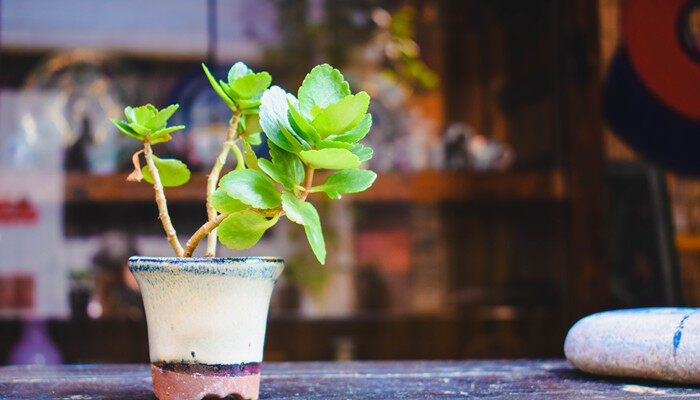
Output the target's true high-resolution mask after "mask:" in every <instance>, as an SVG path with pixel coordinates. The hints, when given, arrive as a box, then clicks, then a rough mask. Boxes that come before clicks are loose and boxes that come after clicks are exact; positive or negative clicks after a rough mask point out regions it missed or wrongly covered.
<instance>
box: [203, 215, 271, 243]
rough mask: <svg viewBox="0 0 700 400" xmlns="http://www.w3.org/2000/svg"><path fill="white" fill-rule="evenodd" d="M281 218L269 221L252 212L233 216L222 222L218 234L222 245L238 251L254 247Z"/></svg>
mask: <svg viewBox="0 0 700 400" xmlns="http://www.w3.org/2000/svg"><path fill="white" fill-rule="evenodd" d="M278 219H279V218H272V219H267V218H265V217H264V216H262V215H260V214H258V213H257V212H255V211H252V210H246V211H239V212H237V213H234V214H231V215H229V216H228V217H226V219H224V220H223V222H221V224H220V225H219V228H218V229H217V231H216V233H217V236H218V237H219V240H220V241H221V243H223V244H224V245H225V246H227V247H230V248H232V249H236V250H242V249H247V248H250V247H252V246H253V245H254V244H255V243H257V242H258V241H259V240H260V238H261V237H262V235H263V234H264V233H265V231H266V230H267V229H268V228H270V227H271V226H273V225H274V224H275V223H277V220H278Z"/></svg>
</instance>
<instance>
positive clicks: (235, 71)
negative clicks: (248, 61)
mask: <svg viewBox="0 0 700 400" xmlns="http://www.w3.org/2000/svg"><path fill="white" fill-rule="evenodd" d="M252 73H253V70H252V69H250V68H248V66H247V65H245V64H244V63H242V62H240V61H239V62H237V63H235V64H233V66H232V67H231V69H229V70H228V78H227V79H228V83H229V85H230V84H232V83H233V82H235V81H236V79H238V78H240V77H243V76H246V75H250V74H252Z"/></svg>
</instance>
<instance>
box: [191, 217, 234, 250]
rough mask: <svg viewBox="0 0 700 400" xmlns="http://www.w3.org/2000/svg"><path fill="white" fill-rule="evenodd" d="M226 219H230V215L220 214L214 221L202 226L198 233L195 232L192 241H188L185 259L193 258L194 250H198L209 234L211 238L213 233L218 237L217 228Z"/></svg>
mask: <svg viewBox="0 0 700 400" xmlns="http://www.w3.org/2000/svg"><path fill="white" fill-rule="evenodd" d="M226 217H228V214H219V215H217V216H216V217H214V219H211V220H209V221H207V222H206V223H205V224H204V225H202V226H200V227H199V229H197V232H195V233H194V235H192V237H191V238H190V240H188V241H187V245H186V246H185V252H184V255H183V257H191V256H192V253H193V252H194V249H196V248H197V245H198V244H199V242H200V241H201V240H202V239H204V237H205V236H207V235H208V234H209V237H211V233H212V232H214V235H216V227H218V226H219V225H220V224H221V222H222V221H223V220H224V219H226ZM214 239H216V236H214ZM211 257H213V256H211Z"/></svg>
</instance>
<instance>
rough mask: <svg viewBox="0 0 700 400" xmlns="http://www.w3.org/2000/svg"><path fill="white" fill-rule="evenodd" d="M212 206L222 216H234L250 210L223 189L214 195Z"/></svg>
mask: <svg viewBox="0 0 700 400" xmlns="http://www.w3.org/2000/svg"><path fill="white" fill-rule="evenodd" d="M211 205H212V206H213V207H214V209H215V210H216V211H218V212H220V213H222V214H232V213H235V212H238V211H243V210H245V209H246V208H248V205H247V204H245V203H243V202H242V201H240V200H237V199H234V198H233V197H231V196H229V195H227V194H226V192H224V191H223V189H221V188H218V189H216V190H215V191H214V193H212V195H211Z"/></svg>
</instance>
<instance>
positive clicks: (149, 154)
mask: <svg viewBox="0 0 700 400" xmlns="http://www.w3.org/2000/svg"><path fill="white" fill-rule="evenodd" d="M143 150H144V152H143V154H144V156H145V158H146V163H147V164H148V172H150V173H151V177H152V178H153V190H154V191H155V193H156V204H157V205H158V218H160V222H161V223H162V224H163V229H164V230H165V235H166V236H167V237H168V242H170V245H171V246H172V247H173V250H175V254H176V255H177V256H178V257H182V254H183V252H184V251H183V250H182V246H181V245H180V241H179V240H177V233H176V232H175V228H174V227H173V223H172V222H171V221H170V214H168V203H167V201H166V200H165V192H163V184H162V183H161V181H160V175H159V174H158V168H156V164H155V163H154V162H153V150H152V149H151V144H150V143H148V142H147V141H146V142H143Z"/></svg>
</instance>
